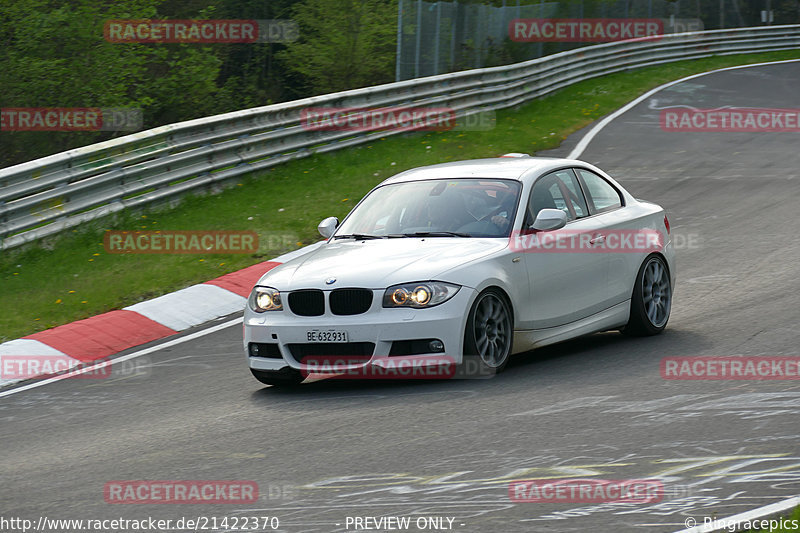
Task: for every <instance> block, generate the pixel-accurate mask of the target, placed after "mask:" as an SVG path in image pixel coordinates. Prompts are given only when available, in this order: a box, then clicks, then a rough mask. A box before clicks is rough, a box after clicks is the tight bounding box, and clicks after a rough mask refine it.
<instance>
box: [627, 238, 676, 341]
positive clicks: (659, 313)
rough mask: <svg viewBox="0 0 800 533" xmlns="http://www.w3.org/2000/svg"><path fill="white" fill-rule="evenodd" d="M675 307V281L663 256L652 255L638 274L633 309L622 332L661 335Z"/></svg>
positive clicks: (638, 334)
mask: <svg viewBox="0 0 800 533" xmlns="http://www.w3.org/2000/svg"><path fill="white" fill-rule="evenodd" d="M671 308H672V282H671V281H670V276H669V268H668V267H667V263H666V262H665V261H664V258H663V257H661V256H660V255H658V254H652V255H649V256H648V257H647V258H646V259H645V260H644V262H643V263H642V266H641V267H640V268H639V273H638V274H637V275H636V284H635V285H634V287H633V297H632V298H631V313H630V317H629V318H628V323H627V324H626V325H625V327H624V328H622V330H621V331H622V333H624V334H625V335H630V336H632V337H647V336H650V335H658V334H659V333H661V332H662V331H664V328H666V327H667V322H668V321H669V315H670V310H671Z"/></svg>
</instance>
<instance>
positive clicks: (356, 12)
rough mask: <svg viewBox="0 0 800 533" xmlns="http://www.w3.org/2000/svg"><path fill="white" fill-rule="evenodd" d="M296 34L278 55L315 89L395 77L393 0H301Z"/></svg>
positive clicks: (323, 90)
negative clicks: (298, 28) (296, 37)
mask: <svg viewBox="0 0 800 533" xmlns="http://www.w3.org/2000/svg"><path fill="white" fill-rule="evenodd" d="M293 18H294V20H296V21H297V23H298V24H299V27H300V39H299V40H297V41H295V42H294V43H289V44H288V45H287V47H286V50H284V51H283V52H282V53H281V54H280V57H281V59H283V60H284V62H285V64H286V66H287V68H288V69H289V70H290V71H292V72H295V73H297V74H299V75H300V76H302V78H303V79H304V80H305V83H306V84H307V85H308V87H309V88H310V89H311V91H312V92H313V93H315V94H323V93H329V92H334V91H341V90H344V89H352V88H356V87H364V86H368V85H376V84H380V83H387V82H390V81H393V80H394V61H395V53H396V46H397V38H396V34H395V32H396V31H397V2H396V1H395V0H305V1H303V2H301V3H299V4H297V5H296V6H295V8H294V10H293Z"/></svg>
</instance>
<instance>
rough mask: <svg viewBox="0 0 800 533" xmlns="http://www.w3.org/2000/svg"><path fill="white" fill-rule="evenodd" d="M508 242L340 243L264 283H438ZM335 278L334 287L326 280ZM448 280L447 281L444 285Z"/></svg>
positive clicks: (376, 285) (272, 272)
mask: <svg viewBox="0 0 800 533" xmlns="http://www.w3.org/2000/svg"><path fill="white" fill-rule="evenodd" d="M507 246H508V240H507V239H496V238H495V239H480V238H460V237H426V238H397V239H374V240H366V241H353V240H351V239H348V240H338V241H331V242H329V243H326V244H323V245H321V246H320V247H319V248H317V249H316V250H314V251H312V252H309V253H308V254H305V255H303V256H301V257H298V258H297V259H293V260H291V261H288V262H287V263H284V264H283V265H280V266H278V267H275V268H274V269H272V270H270V271H269V272H267V273H266V274H265V275H264V276H262V278H261V280H259V283H258V284H259V285H268V286H271V287H275V288H276V289H278V290H281V291H287V290H297V289H335V288H337V287H367V288H371V289H383V288H386V287H389V286H391V285H395V284H398V283H406V282H413V281H425V280H432V279H438V276H439V275H440V274H442V273H444V272H446V271H448V270H451V269H453V268H454V267H457V266H461V265H464V264H465V263H468V262H470V261H475V260H476V259H480V258H482V257H485V256H487V255H490V254H493V253H495V252H498V251H500V250H503V249H504V248H506V247H507ZM330 278H336V281H335V282H334V283H331V284H326V283H325V281H326V280H328V279H330ZM442 281H448V280H442Z"/></svg>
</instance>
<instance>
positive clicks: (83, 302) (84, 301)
mask: <svg viewBox="0 0 800 533" xmlns="http://www.w3.org/2000/svg"><path fill="white" fill-rule="evenodd" d="M81 303H82V304H85V303H89V302H88V301H86V300H83V301H82V302H81Z"/></svg>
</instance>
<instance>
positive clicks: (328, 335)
mask: <svg viewBox="0 0 800 533" xmlns="http://www.w3.org/2000/svg"><path fill="white" fill-rule="evenodd" d="M306 338H307V340H308V342H347V332H346V331H338V330H334V329H328V330H318V329H312V330H310V331H307V332H306Z"/></svg>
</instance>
